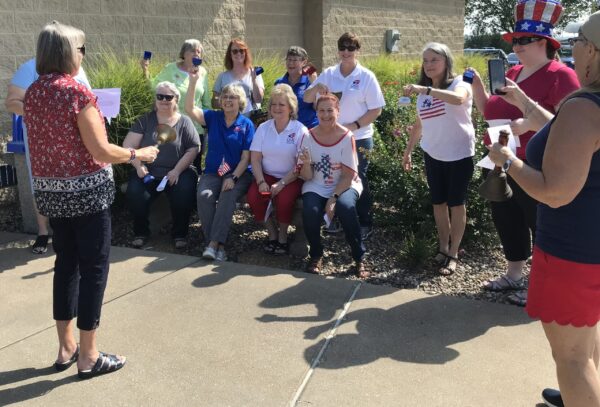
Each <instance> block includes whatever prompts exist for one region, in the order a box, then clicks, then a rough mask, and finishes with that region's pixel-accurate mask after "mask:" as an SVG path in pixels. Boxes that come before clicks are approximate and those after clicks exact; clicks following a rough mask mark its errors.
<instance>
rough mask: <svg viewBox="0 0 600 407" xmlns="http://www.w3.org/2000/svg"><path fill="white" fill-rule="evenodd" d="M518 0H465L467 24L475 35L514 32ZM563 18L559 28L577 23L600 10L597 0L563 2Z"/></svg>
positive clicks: (564, 0)
mask: <svg viewBox="0 0 600 407" xmlns="http://www.w3.org/2000/svg"><path fill="white" fill-rule="evenodd" d="M515 3H516V0H465V22H466V23H467V24H468V25H470V26H471V27H473V34H475V35H481V34H485V33H501V32H512V31H513V29H514V27H515V16H514V7H515ZM561 3H562V5H563V8H564V12H563V16H562V19H561V21H559V23H558V25H557V28H561V27H564V26H565V25H566V24H567V23H569V22H571V21H577V20H579V19H581V18H583V17H585V16H587V15H589V14H590V13H591V12H593V11H596V10H597V9H598V1H597V0H562V2H561Z"/></svg>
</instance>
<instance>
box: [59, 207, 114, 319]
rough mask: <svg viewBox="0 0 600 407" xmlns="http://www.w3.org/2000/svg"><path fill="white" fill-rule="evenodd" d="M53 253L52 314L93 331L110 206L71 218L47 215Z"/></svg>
mask: <svg viewBox="0 0 600 407" xmlns="http://www.w3.org/2000/svg"><path fill="white" fill-rule="evenodd" d="M50 226H52V229H53V231H54V235H53V237H52V247H53V248H54V252H55V253H56V260H55V262H54V282H53V317H54V319H55V320H57V321H70V320H71V319H73V318H75V317H77V328H79V329H82V330H84V331H91V330H94V329H96V328H97V327H98V325H100V311H101V309H102V300H103V299H104V289H105V288H106V282H107V280H108V265H109V263H108V256H109V254H110V238H111V221H110V209H105V210H103V211H101V212H97V213H93V214H89V215H83V216H76V217H73V218H50Z"/></svg>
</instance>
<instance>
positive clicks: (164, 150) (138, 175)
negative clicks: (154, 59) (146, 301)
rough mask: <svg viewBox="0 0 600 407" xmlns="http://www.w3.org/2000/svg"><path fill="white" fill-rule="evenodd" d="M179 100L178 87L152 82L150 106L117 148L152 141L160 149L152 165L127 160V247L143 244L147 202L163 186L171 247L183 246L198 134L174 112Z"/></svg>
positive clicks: (146, 233) (147, 230)
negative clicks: (129, 235)
mask: <svg viewBox="0 0 600 407" xmlns="http://www.w3.org/2000/svg"><path fill="white" fill-rule="evenodd" d="M179 99H180V94H179V90H178V89H177V87H175V85H174V84H172V83H171V82H160V83H159V84H158V85H157V86H156V101H155V102H154V109H153V110H152V111H151V112H149V113H146V114H145V115H143V116H141V117H140V118H139V119H137V120H136V122H135V123H134V124H133V126H132V127H131V130H130V131H129V133H127V136H126V137H125V140H123V146H124V147H131V148H138V147H140V146H154V145H157V144H158V145H159V146H158V148H159V149H160V152H161V153H160V156H159V158H158V159H157V160H156V161H155V162H153V163H152V164H148V165H146V164H144V163H142V162H140V161H139V160H133V161H132V162H131V165H132V166H133V171H131V174H130V176H129V182H128V183H127V192H126V197H127V205H128V207H129V210H130V212H131V214H132V215H133V233H134V238H133V241H132V242H131V245H132V246H133V247H142V246H144V245H145V244H146V241H147V240H148V237H149V236H150V223H149V221H148V214H149V211H150V205H151V204H152V202H153V201H154V200H155V199H156V198H157V197H158V195H159V194H160V193H161V192H162V191H163V190H164V191H165V192H166V194H167V196H168V198H169V205H170V207H171V216H172V218H173V229H172V231H171V236H172V238H173V241H174V244H175V248H177V249H184V248H185V247H186V246H187V234H188V229H189V223H190V215H191V213H192V210H193V209H194V197H195V196H196V183H197V182H198V173H197V172H196V169H195V168H194V167H193V166H192V163H193V162H194V159H195V158H196V156H197V155H198V151H199V150H200V138H199V137H198V132H197V131H196V129H195V128H194V124H193V123H192V121H191V120H190V118H189V117H187V116H184V115H182V114H180V113H179V111H178V107H177V106H178V103H179ZM169 137H170V138H169ZM163 180H164V181H163ZM165 182H166V184H165ZM161 183H162V186H161Z"/></svg>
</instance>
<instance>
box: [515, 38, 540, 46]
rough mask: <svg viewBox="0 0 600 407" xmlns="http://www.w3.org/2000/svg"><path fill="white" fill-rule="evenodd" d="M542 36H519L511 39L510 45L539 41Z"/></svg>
mask: <svg viewBox="0 0 600 407" xmlns="http://www.w3.org/2000/svg"><path fill="white" fill-rule="evenodd" d="M542 39H543V38H540V37H519V38H513V39H512V45H517V44H518V45H529V44H531V43H532V42H537V41H541V40H542Z"/></svg>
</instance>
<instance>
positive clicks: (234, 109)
mask: <svg viewBox="0 0 600 407" xmlns="http://www.w3.org/2000/svg"><path fill="white" fill-rule="evenodd" d="M197 82H198V71H197V68H196V69H192V71H191V72H190V86H189V88H188V93H187V95H186V99H185V111H186V113H187V114H188V115H189V116H190V117H191V118H192V119H193V120H195V121H197V122H198V123H200V124H201V125H203V126H207V127H208V149H207V152H206V164H205V169H204V173H203V174H202V176H201V177H200V182H199V183H198V190H197V195H196V197H197V201H198V217H199V218H200V222H201V224H202V232H203V234H204V239H205V240H206V241H207V242H208V245H207V246H206V248H205V249H204V252H203V253H202V257H204V258H205V259H207V260H220V261H224V260H227V255H226V254H225V242H226V241H227V235H228V234H229V227H230V225H231V220H232V218H233V212H234V211H235V207H236V203H237V201H238V200H239V199H240V198H241V197H242V196H243V195H244V194H246V192H247V191H248V187H249V186H250V183H251V182H252V175H251V173H250V170H249V168H248V165H249V164H250V144H252V138H253V137H254V125H253V124H252V122H251V121H250V119H248V118H247V117H246V116H244V115H242V114H241V112H243V111H244V108H245V107H246V94H245V92H244V89H243V88H242V87H241V86H239V85H235V84H231V85H227V86H225V87H224V88H223V91H222V92H221V93H220V94H219V104H220V106H221V108H222V109H223V110H202V109H200V108H198V107H196V106H194V98H193V94H194V89H195V87H196V83H197ZM217 201H218V203H217Z"/></svg>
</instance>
